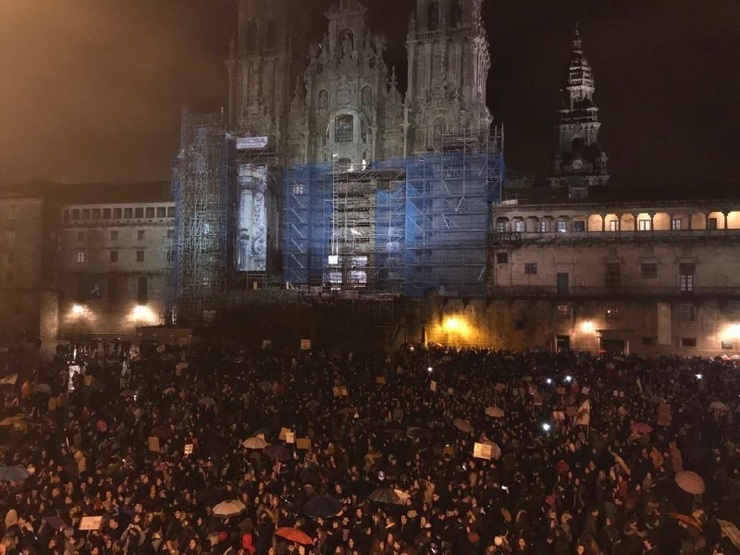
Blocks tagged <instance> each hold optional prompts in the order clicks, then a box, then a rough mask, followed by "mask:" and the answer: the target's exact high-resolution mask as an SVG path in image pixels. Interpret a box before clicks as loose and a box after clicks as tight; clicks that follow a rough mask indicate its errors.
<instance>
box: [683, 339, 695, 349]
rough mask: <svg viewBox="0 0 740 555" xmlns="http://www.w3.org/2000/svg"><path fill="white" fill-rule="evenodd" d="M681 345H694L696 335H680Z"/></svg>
mask: <svg viewBox="0 0 740 555" xmlns="http://www.w3.org/2000/svg"><path fill="white" fill-rule="evenodd" d="M681 347H696V337H682V338H681Z"/></svg>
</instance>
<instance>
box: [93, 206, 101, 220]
mask: <svg viewBox="0 0 740 555" xmlns="http://www.w3.org/2000/svg"><path fill="white" fill-rule="evenodd" d="M92 219H93V220H99V219H100V208H93V211H92Z"/></svg>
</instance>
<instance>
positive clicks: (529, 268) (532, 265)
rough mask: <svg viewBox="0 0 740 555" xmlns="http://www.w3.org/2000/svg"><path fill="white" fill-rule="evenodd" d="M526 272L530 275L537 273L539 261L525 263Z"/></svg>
mask: <svg viewBox="0 0 740 555" xmlns="http://www.w3.org/2000/svg"><path fill="white" fill-rule="evenodd" d="M524 273H525V274H526V275H529V276H533V275H536V274H537V262H527V263H526V264H525V265H524Z"/></svg>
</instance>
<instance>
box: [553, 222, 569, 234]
mask: <svg viewBox="0 0 740 555" xmlns="http://www.w3.org/2000/svg"><path fill="white" fill-rule="evenodd" d="M555 230H556V231H557V232H558V233H565V232H566V231H568V222H566V221H565V220H558V222H557V224H556V227H555Z"/></svg>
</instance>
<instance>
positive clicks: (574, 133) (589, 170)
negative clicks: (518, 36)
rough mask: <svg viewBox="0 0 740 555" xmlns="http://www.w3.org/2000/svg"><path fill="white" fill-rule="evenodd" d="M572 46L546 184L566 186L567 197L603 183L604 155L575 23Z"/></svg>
mask: <svg viewBox="0 0 740 555" xmlns="http://www.w3.org/2000/svg"><path fill="white" fill-rule="evenodd" d="M572 46H573V51H572V54H571V58H570V63H569V64H568V70H567V74H566V76H565V87H564V88H563V89H562V90H561V99H562V100H561V102H562V104H561V108H560V113H559V118H558V123H557V125H556V127H555V134H556V136H557V152H556V154H555V156H554V157H553V168H552V169H553V175H552V177H550V185H551V186H553V187H567V189H568V194H569V196H570V197H573V198H582V197H586V196H588V190H589V188H590V187H595V186H600V185H606V183H607V181H608V180H609V174H608V173H607V169H606V164H607V161H608V158H607V156H606V153H604V152H603V151H602V150H601V147H600V146H599V143H598V137H599V129H600V128H601V123H600V122H599V109H598V108H597V107H596V104H595V102H594V92H595V90H596V87H595V86H594V78H593V73H592V71H591V65H590V64H589V63H588V60H587V59H586V57H585V56H584V54H583V46H582V41H581V34H580V31H579V29H578V26H577V25H576V30H575V35H574V37H573V41H572Z"/></svg>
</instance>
